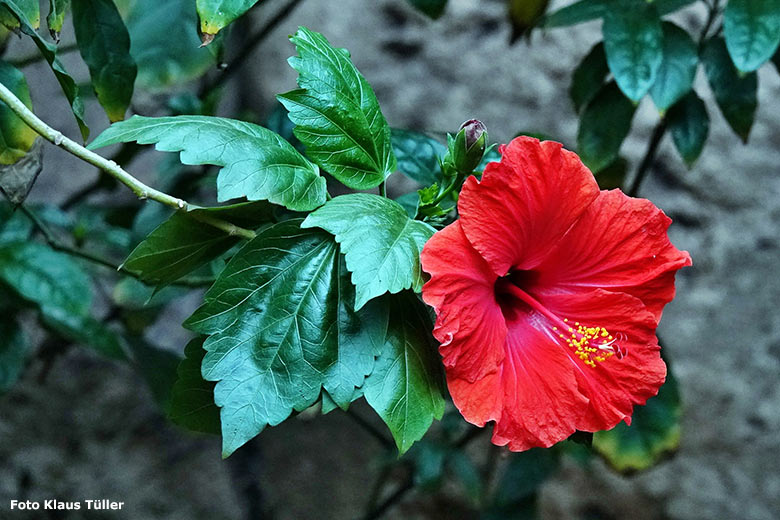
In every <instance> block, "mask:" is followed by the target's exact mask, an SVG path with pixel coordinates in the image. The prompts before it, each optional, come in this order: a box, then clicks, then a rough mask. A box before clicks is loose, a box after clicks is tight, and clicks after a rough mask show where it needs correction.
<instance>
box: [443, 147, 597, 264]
mask: <svg viewBox="0 0 780 520" xmlns="http://www.w3.org/2000/svg"><path fill="white" fill-rule="evenodd" d="M501 153H502V158H501V162H499V163H495V162H494V163H490V164H488V166H487V168H485V173H484V175H483V176H482V181H481V182H478V181H477V180H476V178H474V177H470V178H469V179H468V180H467V181H466V183H465V184H464V186H463V190H462V191H461V195H460V199H459V202H458V210H459V211H460V215H461V218H460V221H461V223H462V225H463V231H464V232H465V234H466V236H467V237H468V240H469V242H471V244H472V245H473V246H474V248H475V249H476V250H477V251H479V253H480V254H481V255H482V257H483V258H485V259H486V260H487V261H488V263H489V264H490V266H491V267H492V268H493V271H495V273H496V274H497V275H499V276H503V275H505V274H507V272H509V269H510V268H514V269H532V268H534V267H536V265H538V264H539V262H540V261H541V260H542V259H543V258H544V257H545V256H547V254H549V251H550V249H551V248H552V247H553V246H554V245H555V243H556V242H557V241H558V240H559V239H560V238H561V237H562V236H563V235H564V233H566V231H567V230H568V229H569V228H570V227H571V225H572V224H573V223H574V222H575V221H576V220H577V219H578V218H579V217H580V215H581V214H582V213H583V212H584V211H585V209H586V208H587V207H588V205H590V203H591V202H592V201H593V200H594V199H595V198H596V197H597V196H598V193H599V188H598V185H597V184H596V181H595V179H594V178H593V175H592V174H591V173H590V171H589V170H588V169H587V168H586V167H585V166H584V165H583V164H582V162H581V161H580V159H579V157H577V155H576V154H574V153H572V152H569V151H567V150H564V149H563V148H562V147H561V145H560V144H559V143H555V142H552V141H545V142H543V143H540V142H539V141H538V140H536V139H533V138H530V137H518V138H516V139H514V140H513V141H512V142H511V143H509V144H508V145H506V146H504V147H503V148H502V150H501Z"/></svg>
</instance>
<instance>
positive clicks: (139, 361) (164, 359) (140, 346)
mask: <svg viewBox="0 0 780 520" xmlns="http://www.w3.org/2000/svg"><path fill="white" fill-rule="evenodd" d="M129 344H130V351H131V352H132V354H133V365H134V366H135V369H136V370H137V371H138V372H139V373H140V374H141V376H142V377H143V378H144V380H145V381H146V384H147V385H148V386H149V390H150V391H151V393H152V397H153V398H154V401H155V402H156V403H157V405H158V406H159V407H160V408H161V409H162V410H163V411H164V412H165V413H168V410H169V409H170V405H171V398H172V393H173V386H174V384H175V383H176V380H177V376H176V370H177V368H178V366H179V363H180V362H181V356H180V355H178V354H176V353H175V352H172V351H170V350H166V349H163V348H160V347H157V346H155V345H152V344H151V343H148V342H147V341H146V340H144V339H143V338H140V337H139V338H131V339H130V340H129Z"/></svg>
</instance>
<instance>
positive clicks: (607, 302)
mask: <svg viewBox="0 0 780 520" xmlns="http://www.w3.org/2000/svg"><path fill="white" fill-rule="evenodd" d="M540 299H541V302H542V304H543V305H545V306H546V307H547V308H548V309H549V310H551V311H552V312H554V313H555V314H557V315H558V316H566V317H567V318H568V319H569V323H574V322H579V323H581V324H583V325H584V326H588V327H597V326H598V327H604V328H606V329H607V330H608V331H609V333H610V334H612V335H615V336H617V334H618V333H620V334H623V335H625V339H624V340H622V341H620V345H621V347H623V348H624V349H625V350H626V351H627V354H626V356H625V357H623V358H622V359H617V356H611V357H609V358H607V359H606V360H604V361H602V362H596V366H595V367H590V366H587V365H585V364H584V363H583V362H582V361H581V360H580V359H579V358H577V357H576V356H575V355H574V350H573V349H572V348H571V347H565V348H566V352H567V353H568V354H569V355H570V357H571V360H572V362H573V363H574V365H575V366H576V368H577V369H576V377H577V382H578V383H579V385H580V391H581V392H582V393H583V394H584V395H586V396H587V397H588V398H589V399H590V404H589V405H588V409H587V413H586V414H585V415H584V416H583V417H582V419H581V420H580V422H578V424H577V429H578V430H584V431H598V430H607V429H610V428H612V427H614V426H615V425H616V424H617V423H618V422H620V421H621V420H625V421H626V422H627V423H630V421H631V413H632V410H633V407H634V405H635V404H644V403H645V402H646V401H647V399H648V398H650V397H652V396H654V395H656V394H657V393H658V389H659V388H660V387H661V385H662V384H663V382H664V379H665V378H666V365H665V364H664V362H663V360H662V359H661V355H660V347H659V346H658V340H657V338H656V337H655V328H656V321H655V317H654V316H653V314H652V313H651V312H649V311H647V310H646V309H645V307H644V305H643V304H642V302H641V301H640V300H639V299H638V298H635V297H633V296H629V295H628V294H624V293H613V292H610V291H604V290H601V289H597V290H595V291H591V292H589V293H575V294H563V293H550V294H544V295H542V296H541V297H540Z"/></svg>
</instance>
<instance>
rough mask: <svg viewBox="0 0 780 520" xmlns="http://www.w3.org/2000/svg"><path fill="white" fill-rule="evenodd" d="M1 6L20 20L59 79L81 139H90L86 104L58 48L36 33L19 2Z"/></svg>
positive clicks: (5, 2)
mask: <svg viewBox="0 0 780 520" xmlns="http://www.w3.org/2000/svg"><path fill="white" fill-rule="evenodd" d="M35 3H36V4H37V3H38V0H35ZM0 5H3V6H6V7H7V8H8V9H9V10H10V11H11V12H12V13H13V14H14V15H15V16H16V17H17V18H18V20H19V21H20V23H21V26H20V29H21V31H22V32H23V33H24V34H26V35H28V36H29V37H30V38H32V40H33V42H34V43H35V45H36V47H38V50H39V51H40V52H41V55H42V56H43V57H44V59H45V60H46V62H47V63H48V64H49V66H50V67H51V70H52V72H54V77H55V78H57V81H58V82H59V84H60V87H61V88H62V92H63V93H64V94H65V97H66V98H67V100H68V102H69V103H70V108H71V110H72V112H73V116H74V117H75V118H76V123H78V126H79V130H80V131H81V137H82V138H83V139H84V140H85V141H86V140H87V137H89V127H87V123H86V122H85V121H84V102H83V100H82V99H81V97H80V96H79V90H78V87H77V86H76V82H75V81H73V78H72V77H70V75H69V74H68V71H66V70H65V66H64V65H63V64H62V62H61V61H60V59H59V58H58V57H57V46H56V45H54V44H53V43H50V42H47V41H46V40H44V39H43V38H41V37H40V36H39V35H38V33H37V32H35V28H34V27H33V24H32V22H31V21H30V19H29V18H28V17H27V15H26V14H25V10H24V9H23V8H22V7H21V2H20V1H19V0H0Z"/></svg>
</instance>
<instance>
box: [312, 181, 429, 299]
mask: <svg viewBox="0 0 780 520" xmlns="http://www.w3.org/2000/svg"><path fill="white" fill-rule="evenodd" d="M301 227H304V228H311V227H319V228H322V229H324V230H325V231H327V232H328V233H331V234H332V235H335V237H336V242H338V243H339V244H341V250H342V252H343V253H344V255H345V257H346V261H347V268H348V269H349V270H350V271H351V272H352V283H353V284H355V290H356V293H357V296H356V298H355V309H360V308H361V307H363V305H365V304H366V302H368V301H369V300H371V299H372V298H376V297H377V296H380V295H382V294H384V293H386V292H390V293H397V292H399V291H402V290H404V289H409V288H411V289H414V290H415V291H417V292H419V291H420V289H422V284H423V279H422V268H421V267H420V253H421V252H422V248H423V246H424V245H425V242H427V241H428V239H429V238H431V236H432V235H433V233H435V231H436V230H435V229H433V228H432V227H431V226H429V225H428V224H425V223H424V222H420V221H418V220H412V219H410V218H409V216H408V215H407V213H406V210H405V209H404V208H403V207H402V206H401V205H400V204H398V203H397V202H395V201H393V200H390V199H386V198H384V197H380V196H378V195H372V194H370V193H352V194H349V195H341V196H340V197H336V198H335V199H333V200H330V201H328V202H327V203H326V204H325V205H324V206H323V207H321V208H320V209H318V210H317V211H315V212H314V213H312V214H310V215H309V216H308V217H306V220H305V221H304V222H303V224H302V226H301Z"/></svg>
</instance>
